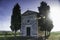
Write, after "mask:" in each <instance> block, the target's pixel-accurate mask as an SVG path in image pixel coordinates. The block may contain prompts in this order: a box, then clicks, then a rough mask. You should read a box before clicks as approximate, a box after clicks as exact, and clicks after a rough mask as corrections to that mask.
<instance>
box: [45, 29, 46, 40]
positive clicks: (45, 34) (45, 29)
mask: <svg viewBox="0 0 60 40" xmlns="http://www.w3.org/2000/svg"><path fill="white" fill-rule="evenodd" d="M45 40H46V29H45Z"/></svg>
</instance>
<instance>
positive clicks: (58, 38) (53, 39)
mask: <svg viewBox="0 0 60 40" xmlns="http://www.w3.org/2000/svg"><path fill="white" fill-rule="evenodd" d="M48 40H60V32H51V35H50V37H49V39H48Z"/></svg>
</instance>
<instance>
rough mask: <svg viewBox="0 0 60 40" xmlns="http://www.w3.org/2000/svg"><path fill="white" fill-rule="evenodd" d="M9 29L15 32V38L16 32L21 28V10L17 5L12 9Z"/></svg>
mask: <svg viewBox="0 0 60 40" xmlns="http://www.w3.org/2000/svg"><path fill="white" fill-rule="evenodd" d="M10 28H11V30H12V31H15V36H16V32H17V30H19V29H20V28H21V9H20V6H19V5H18V3H17V4H16V5H15V6H14V8H13V12H12V16H11V26H10Z"/></svg>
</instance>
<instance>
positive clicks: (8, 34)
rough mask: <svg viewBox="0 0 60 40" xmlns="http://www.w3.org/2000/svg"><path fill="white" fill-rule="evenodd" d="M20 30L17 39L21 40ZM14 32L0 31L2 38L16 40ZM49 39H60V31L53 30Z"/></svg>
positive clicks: (3, 39)
mask: <svg viewBox="0 0 60 40" xmlns="http://www.w3.org/2000/svg"><path fill="white" fill-rule="evenodd" d="M19 35H20V32H17V37H16V39H17V40H21V37H20V36H19ZM14 39H15V37H14V32H4V33H3V32H0V40H14ZM48 40H60V32H51V35H50V37H49V39H48Z"/></svg>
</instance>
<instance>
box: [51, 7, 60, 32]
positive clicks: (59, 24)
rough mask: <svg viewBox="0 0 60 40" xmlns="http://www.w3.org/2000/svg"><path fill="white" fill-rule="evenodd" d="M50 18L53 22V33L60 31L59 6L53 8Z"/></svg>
mask: <svg viewBox="0 0 60 40" xmlns="http://www.w3.org/2000/svg"><path fill="white" fill-rule="evenodd" d="M50 18H51V19H52V21H53V25H54V28H53V29H52V31H60V8H59V6H52V7H51V9H50Z"/></svg>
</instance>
